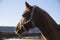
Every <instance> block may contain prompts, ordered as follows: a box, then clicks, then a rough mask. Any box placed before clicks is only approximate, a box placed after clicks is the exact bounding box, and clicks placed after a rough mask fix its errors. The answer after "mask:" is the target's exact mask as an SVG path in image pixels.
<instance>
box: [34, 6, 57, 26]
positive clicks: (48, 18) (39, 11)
mask: <svg viewBox="0 0 60 40" xmlns="http://www.w3.org/2000/svg"><path fill="white" fill-rule="evenodd" d="M35 12H36V13H35ZM35 14H36V16H38V15H39V17H38V20H39V18H43V19H44V20H45V21H46V22H48V24H49V25H55V26H56V25H57V23H56V22H55V20H54V19H53V18H52V17H51V16H50V15H49V14H48V13H47V12H46V11H45V10H43V9H41V8H40V7H38V6H36V8H35V11H34V15H35ZM40 15H41V16H40ZM40 20H41V19H40Z"/></svg>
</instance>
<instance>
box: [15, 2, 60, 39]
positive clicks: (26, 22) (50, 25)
mask: <svg viewBox="0 0 60 40" xmlns="http://www.w3.org/2000/svg"><path fill="white" fill-rule="evenodd" d="M25 5H26V9H25V11H24V12H23V14H22V18H21V20H20V22H19V23H18V24H17V26H16V29H15V31H16V34H19V35H21V34H23V33H24V32H25V31H28V30H29V29H33V28H35V27H38V28H39V29H40V31H41V35H42V36H43V38H44V40H60V25H58V24H57V23H56V22H55V20H54V19H53V18H52V17H51V16H50V15H49V14H48V13H47V12H46V11H45V10H43V9H42V8H40V7H38V6H36V5H34V6H31V5H30V4H28V3H27V2H25Z"/></svg>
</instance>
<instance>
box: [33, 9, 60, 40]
mask: <svg viewBox="0 0 60 40" xmlns="http://www.w3.org/2000/svg"><path fill="white" fill-rule="evenodd" d="M36 11H37V10H36ZM36 11H35V13H34V15H36V16H35V17H34V16H33V17H34V19H33V21H34V20H35V21H34V23H35V25H36V26H37V27H38V28H39V29H40V30H41V32H42V34H43V35H44V36H45V37H46V38H47V39H48V40H60V39H59V38H57V37H58V36H59V35H58V32H57V30H56V28H57V23H56V22H55V21H54V20H53V19H52V18H51V17H50V16H49V15H48V14H47V12H45V11H43V10H41V9H39V10H38V11H37V12H36ZM56 34H57V35H56Z"/></svg>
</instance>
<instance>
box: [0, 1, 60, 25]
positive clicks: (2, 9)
mask: <svg viewBox="0 0 60 40" xmlns="http://www.w3.org/2000/svg"><path fill="white" fill-rule="evenodd" d="M25 1H27V2H28V3H29V4H30V5H37V6H39V7H40V8H42V9H44V10H45V11H47V12H48V13H49V14H50V15H51V16H52V18H53V19H54V20H55V21H56V22H57V23H58V24H60V0H0V26H16V24H17V23H18V22H19V20H20V18H21V15H22V13H23V11H24V9H25Z"/></svg>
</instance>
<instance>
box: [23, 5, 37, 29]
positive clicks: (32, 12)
mask: <svg viewBox="0 0 60 40" xmlns="http://www.w3.org/2000/svg"><path fill="white" fill-rule="evenodd" d="M35 8H36V6H35V5H34V6H33V9H32V12H31V17H30V19H29V20H28V21H26V22H25V23H24V24H26V23H28V22H30V21H31V22H32V24H33V21H32V19H33V18H32V17H33V13H34V10H35ZM24 29H25V30H27V28H26V27H24Z"/></svg>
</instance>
